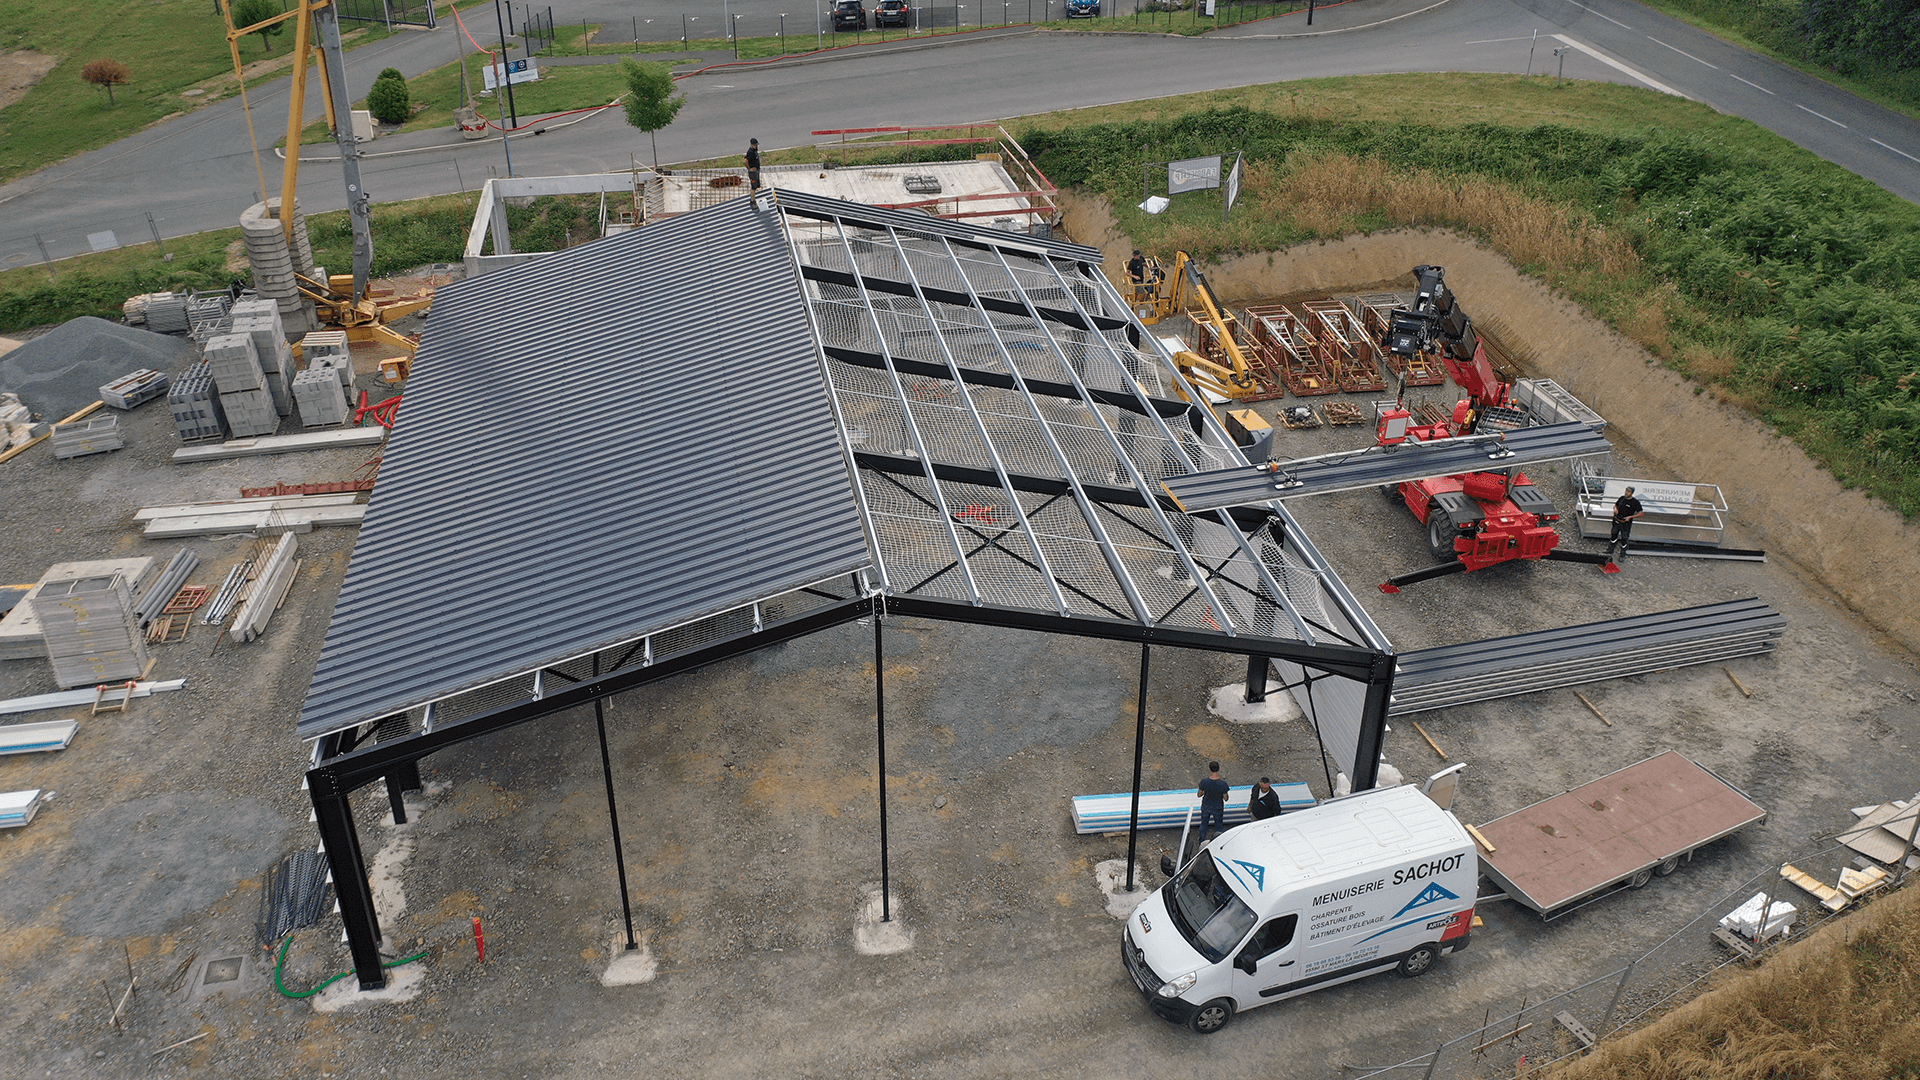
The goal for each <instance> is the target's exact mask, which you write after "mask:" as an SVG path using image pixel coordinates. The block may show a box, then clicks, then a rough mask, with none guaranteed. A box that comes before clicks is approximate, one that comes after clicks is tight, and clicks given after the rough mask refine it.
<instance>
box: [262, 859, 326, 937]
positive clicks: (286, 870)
mask: <svg viewBox="0 0 1920 1080" xmlns="http://www.w3.org/2000/svg"><path fill="white" fill-rule="evenodd" d="M330 882H331V879H330V878H328V877H327V859H326V856H324V855H321V854H319V853H318V852H313V851H297V852H294V853H293V854H292V855H289V856H287V857H286V858H284V859H282V860H280V862H279V863H278V864H276V865H275V866H273V867H271V868H269V869H268V870H267V880H266V882H265V883H264V884H263V885H262V887H261V889H260V908H259V915H258V917H257V918H256V919H255V920H254V926H253V929H254V937H255V939H256V940H257V941H258V942H259V943H260V944H261V945H262V946H270V945H272V944H273V943H274V942H276V941H279V940H280V939H281V938H283V937H285V936H287V935H288V934H290V933H292V932H293V931H295V930H299V929H301V928H302V927H307V926H312V925H313V924H314V923H317V922H319V921H320V916H321V915H322V914H323V913H325V911H326V902H327V889H328V887H329V884H330Z"/></svg>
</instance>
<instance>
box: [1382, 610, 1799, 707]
mask: <svg viewBox="0 0 1920 1080" xmlns="http://www.w3.org/2000/svg"><path fill="white" fill-rule="evenodd" d="M1786 628H1787V620H1786V617H1785V616H1783V615H1781V614H1780V613H1779V612H1778V611H1775V610H1774V609H1773V608H1772V607H1770V606H1769V605H1767V604H1765V603H1762V602H1761V601H1759V600H1757V599H1752V598H1748V599H1745V600H1729V601H1726V602H1725V603H1719V604H1705V605H1702V606H1700V607H1692V608H1680V609H1678V610H1675V611H1661V612H1655V613H1654V614H1651V615H1634V616H1630V617H1628V618H1624V619H1609V620H1607V621H1606V622H1597V623H1586V624H1584V625H1581V626H1568V627H1563V628H1561V629H1558V630H1541V631H1536V632H1534V633H1530V634H1515V635H1513V636H1511V637H1500V638H1488V639H1487V640H1485V641H1469V642H1466V643H1464V644H1461V645H1443V646H1441V647H1439V648H1437V649H1420V650H1418V651H1415V652H1409V653H1401V654H1400V655H1399V656H1398V657H1397V658H1396V670H1395V673H1394V677H1393V704H1392V705H1391V706H1390V707H1389V709H1388V715H1391V716H1405V715H1407V714H1409V713H1417V712H1425V711H1427V710H1429V709H1442V708H1446V707H1448V706H1450V705H1465V704H1468V703H1470V702H1476V701H1491V700H1493V699H1495V698H1503V697H1513V696H1515V695H1518V694H1528V693H1532V692H1533V691H1535V690H1550V689H1553V688H1554V687H1560V686H1578V685H1580V684H1582V683H1590V682H1599V681H1601V680H1603V679H1619V678H1625V677H1626V676H1629V675H1645V674H1649V673H1651V672H1655V671H1665V670H1666V669H1668V668H1676V667H1685V666H1687V665H1689V664H1708V663H1712V662H1714V661H1717V660H1725V659H1728V658H1730V657H1735V656H1751V655H1753V654H1755V653H1764V652H1769V651H1771V650H1772V649H1773V647H1774V646H1775V645H1776V644H1777V643H1778V642H1779V640H1780V637H1781V635H1782V634H1784V633H1785V632H1786Z"/></svg>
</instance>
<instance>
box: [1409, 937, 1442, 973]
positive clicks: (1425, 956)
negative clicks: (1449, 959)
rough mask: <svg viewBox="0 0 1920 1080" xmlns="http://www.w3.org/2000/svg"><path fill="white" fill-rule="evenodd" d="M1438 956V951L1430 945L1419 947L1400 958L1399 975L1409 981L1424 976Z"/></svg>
mask: <svg viewBox="0 0 1920 1080" xmlns="http://www.w3.org/2000/svg"><path fill="white" fill-rule="evenodd" d="M1439 956H1440V950H1439V949H1436V948H1434V947H1433V946H1431V945H1421V946H1418V947H1416V948H1415V949H1414V950H1413V951H1412V952H1410V953H1408V954H1407V955H1405V956H1403V957H1401V958H1400V974H1402V975H1404V976H1406V977H1407V978H1409V979H1412V978H1417V977H1419V976H1421V975H1425V974H1426V973H1427V972H1428V970H1429V969H1431V968H1432V967H1433V962H1434V961H1435V960H1436V959H1438V958H1439Z"/></svg>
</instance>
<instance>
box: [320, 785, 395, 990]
mask: <svg viewBox="0 0 1920 1080" xmlns="http://www.w3.org/2000/svg"><path fill="white" fill-rule="evenodd" d="M336 787H337V785H336V784H335V783H334V781H333V777H331V776H329V775H327V773H326V770H324V769H317V770H315V771H313V772H310V773H308V774H307V794H308V795H309V796H310V797H311V798H312V799H313V814H314V818H315V823H316V825H317V826H318V827H319V829H320V842H321V843H322V844H325V845H326V848H327V868H328V869H330V870H332V871H333V895H334V897H335V898H336V899H338V900H339V901H340V922H341V923H342V924H343V925H344V926H345V927H346V931H347V948H348V949H349V951H351V952H352V954H353V970H354V973H355V974H357V975H358V976H359V977H360V989H362V990H378V989H380V988H381V987H383V986H385V985H387V973H386V969H384V968H382V967H381V966H380V919H379V917H378V916H377V915H376V914H375V913H374V910H373V889H372V887H371V886H369V885H368V884H367V862H366V856H365V855H363V854H362V853H361V851H360V836H359V834H358V833H357V832H355V831H354V828H353V803H352V802H351V801H350V800H349V798H348V793H347V792H345V791H339V790H336Z"/></svg>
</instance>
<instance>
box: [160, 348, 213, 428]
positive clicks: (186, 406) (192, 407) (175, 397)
mask: <svg viewBox="0 0 1920 1080" xmlns="http://www.w3.org/2000/svg"><path fill="white" fill-rule="evenodd" d="M167 409H168V410H169V411H170V412H172V413H173V426H174V428H175V430H177V431H178V432H179V433H180V441H182V442H197V441H199V440H201V439H218V438H223V437H225V435H226V434H227V414H226V411H225V410H223V409H222V408H221V407H220V393H219V390H218V388H216V387H215V386H214V385H213V370H212V365H210V364H208V363H207V362H206V361H204V360H203V361H201V362H200V363H198V364H195V365H193V366H192V367H190V368H188V369H187V371H186V373H185V374H184V375H181V376H180V380H179V381H178V382H176V383H174V385H173V388H172V389H170V390H169V391H168V392H167Z"/></svg>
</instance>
